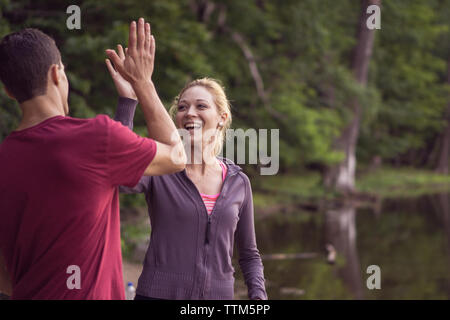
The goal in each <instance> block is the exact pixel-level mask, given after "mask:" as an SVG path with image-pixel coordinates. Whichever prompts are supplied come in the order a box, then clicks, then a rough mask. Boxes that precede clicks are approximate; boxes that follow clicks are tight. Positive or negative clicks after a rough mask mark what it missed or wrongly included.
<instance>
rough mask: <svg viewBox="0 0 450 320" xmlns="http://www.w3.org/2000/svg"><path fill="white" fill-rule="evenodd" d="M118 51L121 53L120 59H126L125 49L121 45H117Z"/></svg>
mask: <svg viewBox="0 0 450 320" xmlns="http://www.w3.org/2000/svg"><path fill="white" fill-rule="evenodd" d="M117 51H118V52H119V57H120V59H122V60H123V59H125V53H124V52H123V48H122V46H121V45H120V44H118V45H117Z"/></svg>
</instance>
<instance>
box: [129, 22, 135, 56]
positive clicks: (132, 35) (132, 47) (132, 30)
mask: <svg viewBox="0 0 450 320" xmlns="http://www.w3.org/2000/svg"><path fill="white" fill-rule="evenodd" d="M128 48H130V50H136V21H132V22H131V24H130V33H129V35H128Z"/></svg>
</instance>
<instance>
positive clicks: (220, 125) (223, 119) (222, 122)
mask: <svg viewBox="0 0 450 320" xmlns="http://www.w3.org/2000/svg"><path fill="white" fill-rule="evenodd" d="M227 118H228V114H226V113H225V112H224V113H222V114H221V115H220V122H219V127H220V128H223V126H225V122H226V121H227Z"/></svg>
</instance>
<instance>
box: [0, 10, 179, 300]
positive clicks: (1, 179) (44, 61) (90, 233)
mask: <svg viewBox="0 0 450 320" xmlns="http://www.w3.org/2000/svg"><path fill="white" fill-rule="evenodd" d="M107 54H108V56H109V57H110V59H111V60H112V61H113V62H114V63H117V65H116V68H117V70H118V72H120V73H121V75H122V76H123V77H124V78H125V79H127V80H128V81H129V82H130V83H131V85H132V86H133V89H134V91H135V93H136V95H137V97H138V99H139V101H140V104H141V108H142V111H143V115H144V117H145V120H146V123H147V127H148V133H149V137H150V138H142V137H139V136H137V135H136V134H134V133H133V132H132V131H130V130H129V129H128V128H126V127H125V126H123V125H121V124H120V123H119V122H116V121H113V120H111V119H110V118H108V117H107V116H104V115H99V116H97V117H95V118H93V119H76V118H71V117H68V116H67V114H68V110H69V108H68V102H67V97H68V81H67V78H66V75H65V72H64V66H63V64H62V62H61V57H60V53H59V51H58V49H57V47H56V45H55V43H54V41H53V40H52V39H51V38H50V37H48V36H47V35H45V34H44V33H42V32H40V31H38V30H36V29H25V30H22V31H20V32H17V33H13V34H10V35H7V36H5V37H4V38H3V40H2V41H1V43H0V79H1V81H2V82H3V84H4V87H5V89H6V91H7V93H8V95H9V96H10V97H12V98H14V99H16V100H17V101H18V103H19V104H20V108H21V110H22V119H21V122H20V124H19V127H18V128H17V129H16V130H15V131H13V132H12V133H11V134H10V135H9V136H8V137H7V138H6V139H5V140H4V141H3V143H2V144H1V145H0V291H3V292H5V293H7V294H10V295H11V296H12V299H124V291H125V290H124V285H123V274H122V257H121V250H120V225H119V222H120V220H119V199H118V191H117V190H118V188H117V186H119V185H126V186H130V187H132V186H134V185H136V184H137V182H138V181H139V179H140V178H141V176H142V175H161V174H167V173H173V172H176V171H180V170H183V169H184V163H185V154H184V151H183V147H182V143H181V139H180V137H179V135H177V134H175V135H174V137H175V139H172V133H173V132H176V128H175V126H174V124H173V122H172V120H171V119H170V116H169V115H168V114H167V112H166V110H165V108H164V106H163V105H162V103H161V101H160V100H159V98H158V96H157V94H156V90H155V88H154V86H153V83H152V81H151V75H152V72H153V63H154V54H155V43H154V38H153V37H152V36H151V33H150V25H149V24H148V23H145V21H144V19H142V18H141V19H139V22H138V24H136V22H134V21H133V22H132V23H131V25H130V34H129V44H128V51H127V53H126V57H125V60H123V61H122V60H119V59H116V58H117V54H116V53H115V51H114V50H107Z"/></svg>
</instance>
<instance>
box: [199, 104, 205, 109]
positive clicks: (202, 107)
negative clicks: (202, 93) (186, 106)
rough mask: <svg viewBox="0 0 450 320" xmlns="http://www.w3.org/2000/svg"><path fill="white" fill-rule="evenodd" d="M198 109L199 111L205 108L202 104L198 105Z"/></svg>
mask: <svg viewBox="0 0 450 320" xmlns="http://www.w3.org/2000/svg"><path fill="white" fill-rule="evenodd" d="M198 107H199V108H200V109H206V108H207V106H205V105H203V104H199V105H198Z"/></svg>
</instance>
